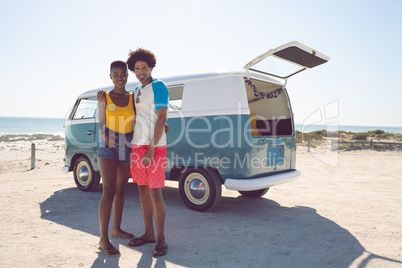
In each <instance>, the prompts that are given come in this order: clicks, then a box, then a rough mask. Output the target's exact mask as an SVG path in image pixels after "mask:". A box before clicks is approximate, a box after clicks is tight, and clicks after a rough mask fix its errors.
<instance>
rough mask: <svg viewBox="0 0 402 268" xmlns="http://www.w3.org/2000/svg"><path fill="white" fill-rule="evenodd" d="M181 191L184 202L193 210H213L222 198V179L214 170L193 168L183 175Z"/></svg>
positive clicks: (180, 183) (180, 185)
mask: <svg viewBox="0 0 402 268" xmlns="http://www.w3.org/2000/svg"><path fill="white" fill-rule="evenodd" d="M179 192H180V197H181V199H182V200H183V202H184V204H186V206H187V207H189V208H191V209H192V210H196V211H207V210H212V209H213V208H214V207H216V206H217V205H218V203H219V201H220V198H221V194H222V188H221V181H220V178H219V176H218V175H217V174H216V173H215V172H214V171H213V170H208V169H203V168H191V169H188V170H186V171H185V172H184V173H183V175H182V176H181V178H180V182H179Z"/></svg>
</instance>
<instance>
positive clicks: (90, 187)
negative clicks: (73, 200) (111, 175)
mask: <svg viewBox="0 0 402 268" xmlns="http://www.w3.org/2000/svg"><path fill="white" fill-rule="evenodd" d="M73 173H74V181H75V184H76V185H77V187H78V189H80V190H81V191H85V192H89V191H94V190H96V189H97V188H98V186H99V182H100V175H99V174H98V173H96V172H95V171H94V169H93V168H92V165H91V162H89V160H88V158H86V157H79V158H78V159H77V161H75V163H74V169H73Z"/></svg>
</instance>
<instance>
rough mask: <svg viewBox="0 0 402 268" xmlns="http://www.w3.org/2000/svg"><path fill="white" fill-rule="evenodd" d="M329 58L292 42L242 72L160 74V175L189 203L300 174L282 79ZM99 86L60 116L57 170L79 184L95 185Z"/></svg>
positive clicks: (213, 201)
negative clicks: (163, 119) (165, 102)
mask: <svg viewBox="0 0 402 268" xmlns="http://www.w3.org/2000/svg"><path fill="white" fill-rule="evenodd" d="M272 60H273V61H272ZM328 60H329V57H328V56H326V55H324V54H322V53H320V52H318V51H316V50H313V49H311V48H309V47H307V46H305V45H303V44H301V43H299V42H296V41H295V42H290V43H288V44H285V45H283V46H280V47H278V48H276V49H271V50H269V51H268V52H266V53H264V54H262V55H260V56H259V57H257V58H255V59H253V60H252V61H250V62H249V63H248V64H247V65H246V66H244V68H243V70H241V71H231V72H215V73H204V74H196V75H183V76H174V77H167V78H161V80H162V81H164V82H165V83H166V85H167V86H168V88H169V93H170V95H169V116H168V124H169V132H168V133H167V143H168V145H167V161H166V178H167V179H169V180H175V181H178V182H179V192H180V196H181V198H182V200H183V201H184V203H185V204H186V205H187V206H188V207H189V208H191V209H193V210H197V211H207V210H211V209H212V208H214V207H215V206H216V205H217V204H218V203H219V199H220V197H221V187H222V185H224V186H225V187H226V189H229V190H236V191H239V193H240V194H242V195H244V196H249V197H260V196H262V195H264V194H265V193H266V192H267V191H268V189H269V188H270V187H271V186H274V185H278V184H281V183H285V182H288V181H291V180H293V179H295V178H297V176H299V175H300V171H298V170H297V169H296V165H295V163H296V141H295V134H296V132H295V129H294V122H293V113H292V109H291V105H290V99H289V95H288V91H287V89H286V82H287V79H288V78H289V77H291V76H292V75H294V74H297V73H299V72H301V71H303V70H306V69H309V68H313V67H315V66H317V65H320V64H323V63H325V62H327V61H328ZM281 61H282V63H280V62H281ZM267 67H268V68H270V70H271V69H272V67H275V68H276V69H275V72H273V71H271V72H269V73H268V72H266V71H264V70H265V69H264V70H263V69H261V68H267ZM289 71H290V73H289ZM285 72H288V73H287V74H286V73H285ZM136 85H137V83H130V84H127V86H126V88H127V89H128V90H132V89H134V88H135V86H136ZM103 89H105V88H103ZM111 89H112V87H110V88H106V90H111ZM98 90H99V89H96V90H92V91H88V92H85V93H83V94H81V95H80V96H78V98H77V101H76V103H75V105H74V108H73V109H72V112H71V114H70V115H69V117H68V119H67V120H66V122H65V132H66V157H65V166H64V167H62V170H63V171H65V172H68V171H73V174H74V180H75V183H76V185H77V187H78V188H79V189H81V190H83V191H91V190H94V189H96V188H97V187H98V185H99V182H100V175H99V166H98V160H97V153H98V140H99V135H98V132H97V129H98V127H97V124H98V119H97V105H98V104H97V100H96V93H97V91H98Z"/></svg>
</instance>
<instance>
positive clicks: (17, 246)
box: [0, 140, 402, 267]
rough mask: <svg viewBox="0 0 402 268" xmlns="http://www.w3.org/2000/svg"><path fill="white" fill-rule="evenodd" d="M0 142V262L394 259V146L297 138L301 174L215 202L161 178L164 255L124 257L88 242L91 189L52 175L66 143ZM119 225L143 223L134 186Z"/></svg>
mask: <svg viewBox="0 0 402 268" xmlns="http://www.w3.org/2000/svg"><path fill="white" fill-rule="evenodd" d="M34 142H35V144H36V148H37V151H36V157H37V161H36V168H35V169H33V170H31V169H30V166H31V161H30V148H31V141H14V142H0V152H1V153H0V203H1V204H2V208H1V222H0V237H1V243H0V267H136V266H138V267H402V194H401V190H402V163H401V160H402V151H381V152H378V151H374V150H360V151H351V152H340V153H337V152H330V151H328V150H323V148H321V149H320V150H319V151H317V150H318V148H315V149H314V150H312V151H311V152H307V151H306V150H305V148H303V147H299V148H298V152H297V168H298V169H299V170H301V171H302V176H301V177H300V178H299V179H298V180H295V181H293V182H290V183H287V184H283V185H278V186H275V187H272V188H271V189H270V190H269V191H268V193H267V194H266V195H264V196H263V197H262V198H245V197H242V196H240V195H239V194H238V193H237V192H234V191H228V190H226V189H225V188H224V187H223V191H222V199H221V202H220V204H219V205H218V206H217V207H216V208H215V209H214V210H213V211H211V212H205V213H202V212H196V211H192V210H190V209H188V208H187V207H186V206H185V205H184V203H183V202H182V201H181V199H180V196H179V191H178V188H177V186H178V185H177V183H176V182H167V187H166V188H165V189H164V197H165V202H166V206H167V218H166V241H167V243H168V245H169V251H168V254H167V255H166V256H164V257H160V258H153V257H152V250H153V247H154V245H153V244H147V245H144V246H141V247H138V248H130V247H128V245H127V244H128V240H124V239H119V238H112V243H113V244H114V245H115V246H116V247H117V248H118V249H119V250H120V251H121V254H122V256H121V257H120V258H117V257H107V256H105V255H103V254H101V253H99V250H98V249H97V245H98V241H99V227H98V204H99V200H100V197H101V194H102V192H101V188H99V189H98V190H97V191H95V192H89V193H88V192H82V191H80V190H78V188H76V186H75V184H74V180H73V175H72V173H69V174H63V173H61V172H60V171H59V170H60V167H61V166H62V165H63V164H64V163H63V161H62V159H63V157H64V155H63V154H64V142H63V141H46V140H39V141H38V140H36V141H34ZM123 229H125V230H127V231H130V232H132V233H134V234H136V235H137V236H139V235H141V234H142V233H143V222H142V216H141V212H140V205H139V198H138V192H137V189H136V185H135V184H132V183H130V184H129V185H128V188H127V192H126V204H125V211H124V215H123Z"/></svg>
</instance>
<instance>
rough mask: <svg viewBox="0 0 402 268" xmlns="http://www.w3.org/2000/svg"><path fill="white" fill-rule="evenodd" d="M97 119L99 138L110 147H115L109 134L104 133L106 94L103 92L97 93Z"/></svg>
mask: <svg viewBox="0 0 402 268" xmlns="http://www.w3.org/2000/svg"><path fill="white" fill-rule="evenodd" d="M97 97H98V117H99V124H98V130H99V136H101V138H102V139H103V140H104V141H105V142H106V144H107V145H108V146H110V147H115V146H116V145H115V142H114V139H110V138H109V134H110V133H108V132H107V131H106V92H105V91H104V90H100V91H98V94H97Z"/></svg>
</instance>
